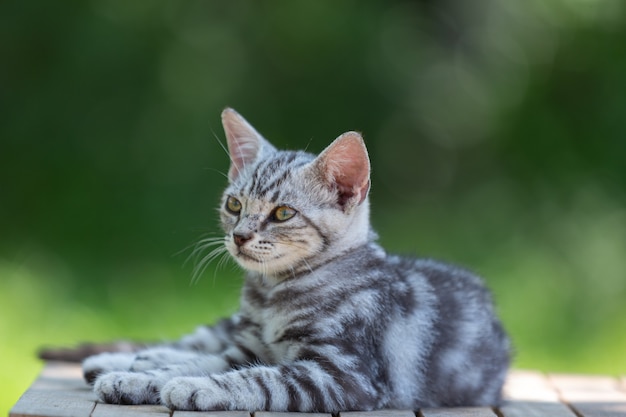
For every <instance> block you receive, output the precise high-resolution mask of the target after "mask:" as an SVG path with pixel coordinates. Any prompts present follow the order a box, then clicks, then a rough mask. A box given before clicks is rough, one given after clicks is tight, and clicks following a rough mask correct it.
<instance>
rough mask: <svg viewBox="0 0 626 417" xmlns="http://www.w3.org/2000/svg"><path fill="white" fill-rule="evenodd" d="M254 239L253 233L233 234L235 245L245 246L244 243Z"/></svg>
mask: <svg viewBox="0 0 626 417" xmlns="http://www.w3.org/2000/svg"><path fill="white" fill-rule="evenodd" d="M250 239H252V233H246V234H243V233H235V234H233V240H234V241H235V245H237V246H243V244H244V243H246V242H247V241H249V240H250Z"/></svg>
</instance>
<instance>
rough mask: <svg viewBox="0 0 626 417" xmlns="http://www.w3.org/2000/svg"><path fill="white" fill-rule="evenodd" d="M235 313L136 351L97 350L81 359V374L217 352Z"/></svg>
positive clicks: (229, 332)
mask: <svg viewBox="0 0 626 417" xmlns="http://www.w3.org/2000/svg"><path fill="white" fill-rule="evenodd" d="M238 322H239V317H238V316H237V315H234V316H232V317H230V318H228V319H224V320H221V321H220V322H218V323H217V324H216V325H215V326H210V327H209V326H200V327H198V328H197V329H196V330H195V332H193V333H192V334H189V335H186V336H183V337H182V338H181V339H180V340H179V341H177V342H172V343H164V344H162V345H158V346H154V347H151V348H148V349H144V350H142V351H139V352H137V353H130V352H129V353H121V352H118V353H101V354H98V355H94V356H90V357H88V358H87V359H85V360H84V361H83V376H84V377H85V380H86V381H87V382H88V383H89V384H93V383H94V381H95V379H96V378H97V377H98V376H100V375H102V374H106V373H109V372H115V371H147V370H150V369H159V368H163V367H166V366H168V365H172V364H179V363H184V362H186V361H189V360H191V359H193V358H194V357H196V356H197V355H199V354H203V353H221V352H223V351H224V350H225V349H227V348H228V346H229V345H230V343H232V342H231V340H232V332H233V329H234V328H235V326H236V324H237V323H238Z"/></svg>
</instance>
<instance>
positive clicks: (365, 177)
mask: <svg viewBox="0 0 626 417" xmlns="http://www.w3.org/2000/svg"><path fill="white" fill-rule="evenodd" d="M320 158H321V160H322V163H323V166H324V168H323V169H324V170H325V177H326V179H327V181H329V183H330V184H331V185H334V186H335V187H336V189H337V192H338V194H339V196H338V203H339V204H340V205H341V206H345V205H346V204H348V203H350V202H352V201H354V202H355V203H356V204H360V203H362V202H363V200H365V197H366V196H367V192H368V191H369V175H370V163H369V158H368V156H367V149H366V148H365V144H364V143H363V139H362V138H361V135H359V134H358V133H356V132H348V133H344V134H343V135H341V136H340V137H339V138H337V139H336V140H335V141H334V142H333V143H332V144H331V145H330V146H329V147H328V148H326V150H325V151H324V152H322V154H321V155H320Z"/></svg>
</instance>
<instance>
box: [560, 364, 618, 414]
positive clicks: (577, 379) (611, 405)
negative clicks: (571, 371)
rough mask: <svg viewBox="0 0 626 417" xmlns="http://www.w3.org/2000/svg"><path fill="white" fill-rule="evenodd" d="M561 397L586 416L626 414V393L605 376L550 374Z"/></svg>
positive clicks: (616, 381)
mask: <svg viewBox="0 0 626 417" xmlns="http://www.w3.org/2000/svg"><path fill="white" fill-rule="evenodd" d="M549 378H550V381H551V382H552V383H553V384H554V386H555V388H556V389H557V390H558V391H559V393H560V396H561V399H562V400H563V401H565V402H567V403H568V404H569V405H570V406H571V407H572V408H573V409H574V410H575V411H576V412H577V413H578V414H580V415H583V416H585V417H624V416H626V393H625V392H623V391H621V390H620V389H619V384H620V383H619V380H617V379H616V378H610V377H605V376H577V375H556V374H554V375H549Z"/></svg>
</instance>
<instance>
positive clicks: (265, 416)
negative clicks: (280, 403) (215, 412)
mask: <svg viewBox="0 0 626 417" xmlns="http://www.w3.org/2000/svg"><path fill="white" fill-rule="evenodd" d="M294 414H296V415H297V416H298V417H300V416H302V417H331V414H330V413H328V414H325V413H283V412H277V411H256V412H255V413H254V417H287V416H293V415H294ZM220 416H221V414H220ZM216 417H219V416H216Z"/></svg>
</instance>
